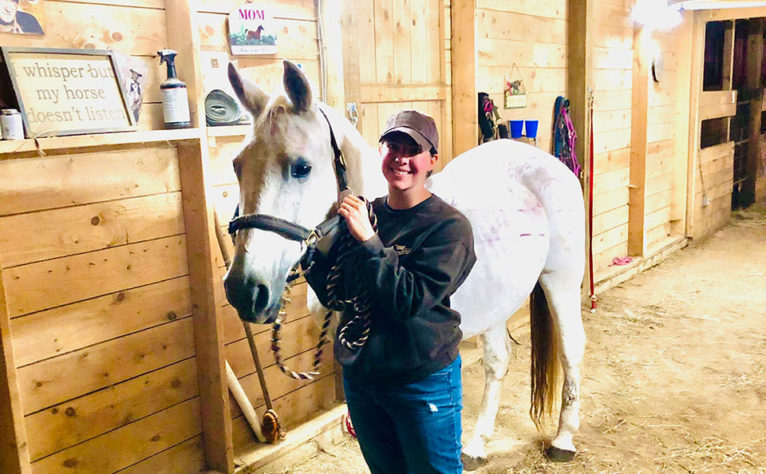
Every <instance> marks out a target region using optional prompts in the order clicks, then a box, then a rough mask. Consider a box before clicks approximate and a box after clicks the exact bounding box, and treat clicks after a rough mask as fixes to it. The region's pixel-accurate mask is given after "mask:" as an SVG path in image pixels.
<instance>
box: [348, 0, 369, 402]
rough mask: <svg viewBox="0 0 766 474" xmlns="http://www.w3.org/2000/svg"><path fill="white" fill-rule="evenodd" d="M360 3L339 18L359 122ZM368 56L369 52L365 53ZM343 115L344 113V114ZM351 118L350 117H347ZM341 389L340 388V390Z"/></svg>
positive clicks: (350, 99)
mask: <svg viewBox="0 0 766 474" xmlns="http://www.w3.org/2000/svg"><path fill="white" fill-rule="evenodd" d="M361 4H362V2H360V1H354V2H343V14H342V16H341V24H342V29H343V36H344V37H345V38H346V41H343V42H342V43H343V84H344V87H343V92H344V98H345V104H344V105H343V106H344V107H346V104H351V103H353V104H356V112H357V120H358V121H359V120H361V117H362V87H361V85H362V79H361V74H360V71H359V68H360V66H359V57H360V56H359V55H360V54H361V51H360V48H359V41H357V40H356V38H359V37H360V29H361V27H362V26H361V22H362V20H363V19H362V15H361V12H360V6H361ZM365 54H369V52H365ZM344 113H345V112H344ZM349 118H352V117H349ZM358 121H357V123H356V124H355V126H356V128H357V130H360V129H361V127H360V126H359V123H358ZM342 388H343V387H341V389H342Z"/></svg>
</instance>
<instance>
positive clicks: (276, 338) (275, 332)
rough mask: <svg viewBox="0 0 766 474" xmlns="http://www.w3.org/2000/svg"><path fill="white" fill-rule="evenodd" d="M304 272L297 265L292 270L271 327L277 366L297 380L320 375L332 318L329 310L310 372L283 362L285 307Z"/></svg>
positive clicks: (311, 378) (310, 378) (272, 348)
mask: <svg viewBox="0 0 766 474" xmlns="http://www.w3.org/2000/svg"><path fill="white" fill-rule="evenodd" d="M303 273H305V271H304V272H300V271H298V269H297V267H296V268H294V269H292V270H291V271H290V275H289V276H288V277H287V285H285V291H284V292H283V293H282V299H281V306H280V308H279V313H278V316H277V319H276V320H275V321H274V325H273V326H272V329H271V351H272V352H273V353H274V361H275V363H276V364H277V367H279V370H281V371H282V373H283V374H285V375H287V376H289V377H292V378H294V379H297V380H314V377H315V376H316V375H319V368H320V366H321V365H322V362H321V358H322V352H323V350H322V346H324V345H325V344H326V343H327V329H328V328H329V326H330V321H331V320H332V311H328V312H327V314H326V315H325V317H324V322H323V323H322V330H321V331H320V333H319V342H318V343H317V345H316V348H315V349H316V352H315V353H314V362H313V369H314V370H312V371H310V372H296V371H294V370H292V369H291V368H289V367H287V366H286V365H285V364H284V362H282V353H281V348H280V335H279V331H280V330H281V329H282V325H283V324H285V323H286V322H287V320H286V316H287V311H286V310H285V309H284V308H285V306H286V305H287V303H289V302H290V301H292V300H291V299H290V292H291V290H292V287H293V286H294V285H295V283H294V282H295V281H296V280H297V279H298V277H299V276H301V275H303Z"/></svg>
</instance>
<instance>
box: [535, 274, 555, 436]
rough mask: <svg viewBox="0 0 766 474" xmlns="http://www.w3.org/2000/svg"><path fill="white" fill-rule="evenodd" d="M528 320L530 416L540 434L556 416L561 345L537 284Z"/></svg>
mask: <svg viewBox="0 0 766 474" xmlns="http://www.w3.org/2000/svg"><path fill="white" fill-rule="evenodd" d="M529 319H530V326H531V329H532V364H531V370H530V373H531V379H532V387H531V390H530V408H529V416H530V417H531V418H532V421H533V422H534V423H535V426H536V427H537V430H538V431H542V422H543V420H544V419H545V418H547V417H549V416H550V414H551V413H553V408H554V403H555V400H556V391H555V389H556V387H557V385H558V384H557V383H556V379H557V378H558V367H557V365H556V363H557V361H558V356H559V354H558V351H559V348H558V344H557V342H556V341H557V340H556V337H555V334H554V328H553V318H552V317H551V311H550V308H549V307H548V300H547V299H546V298H545V293H544V292H543V288H542V286H540V282H539V281H538V282H537V283H536V284H535V288H534V290H532V295H531V296H530V298H529Z"/></svg>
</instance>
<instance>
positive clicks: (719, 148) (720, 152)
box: [699, 142, 734, 165]
mask: <svg viewBox="0 0 766 474" xmlns="http://www.w3.org/2000/svg"><path fill="white" fill-rule="evenodd" d="M723 156H731V157H733V156H734V142H724V143H720V144H718V145H714V146H709V147H707V148H703V149H702V150H700V151H699V160H700V163H702V164H703V165H704V164H705V163H707V162H709V161H713V160H715V159H717V158H720V157H723Z"/></svg>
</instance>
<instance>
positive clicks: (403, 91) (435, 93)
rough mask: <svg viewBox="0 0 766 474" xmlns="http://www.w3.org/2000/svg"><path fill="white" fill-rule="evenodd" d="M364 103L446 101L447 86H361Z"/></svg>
mask: <svg viewBox="0 0 766 474" xmlns="http://www.w3.org/2000/svg"><path fill="white" fill-rule="evenodd" d="M360 91H361V94H362V102H364V103H369V102H419V101H427V100H439V101H442V100H446V99H447V94H448V91H447V86H446V85H441V84H414V85H405V86H390V85H385V84H370V85H366V84H363V85H361V86H360Z"/></svg>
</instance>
